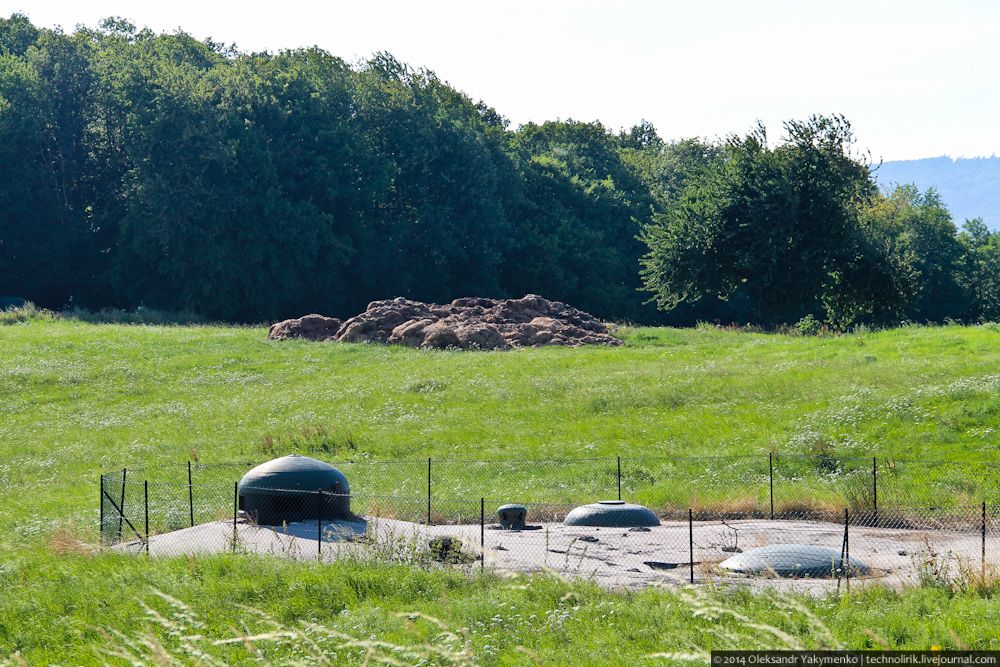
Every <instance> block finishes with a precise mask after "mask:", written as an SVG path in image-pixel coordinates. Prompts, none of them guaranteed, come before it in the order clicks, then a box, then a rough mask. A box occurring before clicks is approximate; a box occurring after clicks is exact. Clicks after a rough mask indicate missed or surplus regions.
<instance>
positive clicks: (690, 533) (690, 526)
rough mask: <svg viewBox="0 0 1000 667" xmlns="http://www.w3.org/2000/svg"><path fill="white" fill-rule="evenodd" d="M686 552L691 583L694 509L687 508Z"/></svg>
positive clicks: (692, 575) (692, 573)
mask: <svg viewBox="0 0 1000 667" xmlns="http://www.w3.org/2000/svg"><path fill="white" fill-rule="evenodd" d="M688 554H689V556H690V558H688V560H689V561H690V563H689V565H690V566H691V583H692V584H693V583H694V510H692V509H691V508H690V507H689V508H688Z"/></svg>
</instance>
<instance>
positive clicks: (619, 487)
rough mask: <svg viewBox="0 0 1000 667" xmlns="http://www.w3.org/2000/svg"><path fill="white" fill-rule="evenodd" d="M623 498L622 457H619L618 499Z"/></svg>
mask: <svg viewBox="0 0 1000 667" xmlns="http://www.w3.org/2000/svg"><path fill="white" fill-rule="evenodd" d="M621 499H622V457H620V456H619V457H618V500H621Z"/></svg>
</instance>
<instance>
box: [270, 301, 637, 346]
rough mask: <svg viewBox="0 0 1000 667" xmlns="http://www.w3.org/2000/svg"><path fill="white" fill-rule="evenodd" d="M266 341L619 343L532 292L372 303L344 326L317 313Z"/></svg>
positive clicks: (585, 317)
mask: <svg viewBox="0 0 1000 667" xmlns="http://www.w3.org/2000/svg"><path fill="white" fill-rule="evenodd" d="M267 337H268V338H269V339H271V340H287V339H290V338H305V339H308V340H333V341H338V342H341V343H389V344H398V345H407V346H409V347H421V348H459V349H465V350H468V349H473V350H506V349H509V348H512V347H538V346H541V345H570V346H575V345H621V344H622V342H621V340H619V339H618V338H615V337H614V336H612V335H611V333H610V331H609V330H608V327H607V325H606V324H604V323H603V322H601V321H600V320H598V319H597V318H596V317H594V316H593V315H590V314H589V313H585V312H583V311H580V310H577V309H576V308H573V307H572V306H568V305H566V304H565V303H562V302H559V301H549V300H548V299H544V298H542V297H540V296H537V295H535V294H528V295H526V296H524V297H522V298H520V299H482V298H476V297H470V298H463V299H455V300H454V301H452V302H451V303H450V304H447V305H438V304H433V303H422V302H420V301H410V300H409V299H404V298H402V297H399V298H396V299H388V300H386V301H373V302H371V303H370V304H368V308H367V309H366V310H365V312H363V313H361V314H360V315H355V316H354V317H352V318H350V319H348V320H346V321H344V322H341V321H340V320H338V319H337V318H335V317H324V316H323V315H305V316H303V317H299V318H297V319H294V320H285V321H283V322H278V323H277V324H274V325H272V326H271V330H270V332H269V333H268V336H267Z"/></svg>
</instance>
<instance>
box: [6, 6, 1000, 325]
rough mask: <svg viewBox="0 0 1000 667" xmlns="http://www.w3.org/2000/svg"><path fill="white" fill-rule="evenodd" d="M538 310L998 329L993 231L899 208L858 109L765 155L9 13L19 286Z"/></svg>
mask: <svg viewBox="0 0 1000 667" xmlns="http://www.w3.org/2000/svg"><path fill="white" fill-rule="evenodd" d="M528 292H534V293H538V294H542V295H544V296H546V297H548V298H552V299H559V300H562V301H566V302H568V303H571V304H573V305H574V306H577V307H579V308H582V309H585V310H588V311H591V312H593V313H595V314H597V315H599V316H601V317H604V318H607V319H620V320H631V321H635V322H640V323H668V324H691V323H693V322H695V321H700V320H706V321H719V322H725V323H728V322H737V323H741V324H743V323H753V324H761V325H766V326H769V325H777V324H783V323H788V324H791V323H794V322H796V321H799V320H801V319H802V318H805V317H811V318H815V319H816V320H819V321H828V322H830V323H831V324H833V325H835V326H850V325H852V324H857V323H874V324H891V323H895V322H899V321H903V320H913V321H943V320H945V319H948V318H952V319H962V320H978V319H995V318H997V317H998V316H1000V235H998V234H996V233H991V232H990V231H989V230H987V229H986V227H985V226H984V225H983V224H982V223H981V221H971V222H969V223H967V224H966V225H965V228H964V230H963V231H961V232H959V231H958V230H957V229H956V227H955V225H954V223H953V222H952V221H951V218H950V215H949V214H948V212H947V210H946V209H945V207H944V206H943V205H942V203H941V201H940V199H939V198H938V197H937V196H936V194H935V193H934V192H933V191H928V192H918V191H916V190H915V189H914V188H912V187H902V188H899V189H897V190H896V191H894V192H892V193H888V194H884V193H880V192H879V191H878V189H877V188H876V187H875V185H874V181H873V179H872V176H871V173H870V170H869V167H868V164H867V162H866V161H865V158H864V156H862V155H857V154H855V149H854V146H853V136H852V135H851V131H850V126H849V124H848V123H847V122H846V120H844V119H842V118H839V117H814V118H810V119H808V120H805V121H800V122H790V123H788V124H786V126H785V136H784V137H782V139H781V140H780V141H779V142H777V143H776V145H773V146H772V145H771V144H769V143H768V140H767V137H766V134H765V132H764V129H763V128H757V129H755V130H754V131H753V132H751V133H749V134H748V135H747V136H743V137H730V138H727V139H724V140H718V141H706V140H699V139H687V140H680V141H671V142H667V141H664V140H662V139H661V138H660V136H659V135H658V134H657V132H656V130H655V129H654V128H653V127H652V126H651V125H649V124H648V123H642V124H640V125H638V126H636V127H633V128H631V129H629V130H625V131H620V132H614V131H610V130H608V129H607V128H605V127H603V126H602V125H601V124H599V123H584V122H577V121H572V120H567V121H551V122H545V123H542V124H534V123H529V124H526V125H523V126H521V127H518V128H511V127H510V125H509V123H508V122H507V120H506V119H504V118H503V117H502V116H501V115H500V114H499V113H498V112H497V111H496V110H495V109H493V108H491V107H489V106H487V105H486V104H484V103H482V102H476V101H473V100H472V99H470V98H469V97H468V96H466V95H465V94H463V93H461V92H460V91H458V90H456V89H454V88H453V87H451V86H450V85H448V84H447V83H446V82H444V81H442V80H440V79H439V78H438V77H437V76H435V74H434V73H433V72H430V71H427V70H419V69H413V68H411V67H409V66H407V65H406V64H404V63H401V62H399V61H398V60H396V59H395V58H393V57H392V56H390V55H388V54H378V55H376V56H374V57H372V58H371V59H369V60H367V61H366V62H363V63H359V64H353V65H352V64H349V63H346V62H345V61H343V60H341V59H339V58H337V57H334V56H332V55H330V54H329V53H327V52H325V51H323V50H321V49H318V48H310V49H297V50H291V51H282V52H279V53H276V54H271V53H242V52H239V51H237V50H236V49H235V48H233V47H227V46H225V45H222V44H218V43H214V42H211V41H203V40H197V39H195V38H193V37H192V36H190V35H187V34H185V33H183V32H178V33H174V34H154V33H153V32H151V31H149V30H139V29H137V28H136V27H135V26H134V25H132V24H130V23H128V22H127V21H123V20H120V19H108V20H106V21H104V22H102V24H101V25H100V27H99V28H96V29H91V28H83V27H81V28H78V29H77V30H76V31H75V32H73V33H71V34H64V33H62V32H61V31H58V30H49V29H41V28H38V27H36V26H34V25H32V24H31V23H30V21H28V20H27V19H26V18H25V17H23V16H20V15H13V16H11V17H10V18H8V19H0V296H2V295H16V296H21V297H24V298H28V299H31V300H33V301H35V302H36V303H39V304H41V305H45V306H48V307H53V308H62V307H66V306H70V305H75V306H80V307H83V308H101V307H105V306H112V307H120V308H133V307H136V306H138V305H146V306H152V307H157V308H161V309H167V310H185V311H190V312H195V313H198V314H200V315H203V316H206V317H211V318H218V319H224V320H231V321H260V320H269V319H276V318H281V317H286V316H296V315H300V314H303V313H306V312H321V313H325V314H330V315H340V316H343V315H348V314H352V313H354V312H357V311H358V310H361V309H363V308H364V307H365V305H366V304H367V303H368V302H369V301H371V300H374V299H381V298H388V297H393V296H399V295H403V296H407V297H410V298H415V299H421V300H428V301H439V302H440V301H448V300H450V299H453V298H455V297H458V296H468V295H480V296H514V295H521V294H524V293H528Z"/></svg>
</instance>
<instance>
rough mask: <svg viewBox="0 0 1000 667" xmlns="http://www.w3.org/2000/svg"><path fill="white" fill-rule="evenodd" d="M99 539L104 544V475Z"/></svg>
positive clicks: (102, 475) (102, 478) (98, 531)
mask: <svg viewBox="0 0 1000 667" xmlns="http://www.w3.org/2000/svg"><path fill="white" fill-rule="evenodd" d="M97 539H98V540H99V541H100V543H101V544H104V474H103V473H102V474H101V523H100V525H99V526H98V529H97Z"/></svg>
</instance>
